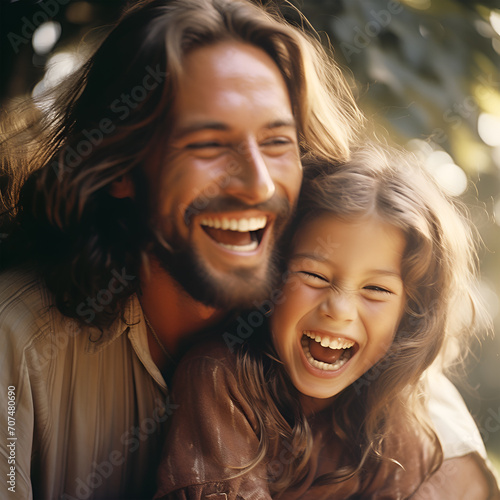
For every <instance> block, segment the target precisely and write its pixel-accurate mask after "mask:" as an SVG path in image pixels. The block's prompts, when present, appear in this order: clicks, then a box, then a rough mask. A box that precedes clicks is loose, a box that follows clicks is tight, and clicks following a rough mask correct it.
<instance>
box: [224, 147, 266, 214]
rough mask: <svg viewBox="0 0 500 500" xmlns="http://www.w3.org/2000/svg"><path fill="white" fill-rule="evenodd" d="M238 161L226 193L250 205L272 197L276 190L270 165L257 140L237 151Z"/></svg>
mask: <svg viewBox="0 0 500 500" xmlns="http://www.w3.org/2000/svg"><path fill="white" fill-rule="evenodd" d="M235 158H236V160H237V161H236V162H235V164H234V168H232V170H233V172H232V173H231V180H230V182H229V185H228V186H227V189H226V193H227V194H230V195H232V196H234V197H236V198H239V199H240V200H242V201H244V202H245V203H247V204H248V205H256V204H258V203H263V202H265V201H268V200H269V199H271V198H272V197H273V195H274V192H275V191H276V186H275V184H274V181H273V178H272V176H271V172H270V171H269V166H268V165H267V164H266V161H265V158H264V155H263V154H262V152H261V150H260V148H259V145H258V144H257V143H256V142H255V141H249V142H247V143H245V144H244V145H242V146H241V148H240V149H239V151H237V153H236V155H235Z"/></svg>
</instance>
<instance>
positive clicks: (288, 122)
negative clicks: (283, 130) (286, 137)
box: [264, 118, 297, 129]
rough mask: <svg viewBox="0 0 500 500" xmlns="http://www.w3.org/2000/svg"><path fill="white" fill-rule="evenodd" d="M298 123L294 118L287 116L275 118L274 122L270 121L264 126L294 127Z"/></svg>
mask: <svg viewBox="0 0 500 500" xmlns="http://www.w3.org/2000/svg"><path fill="white" fill-rule="evenodd" d="M296 126H297V123H296V122H295V120H294V119H293V118H286V119H283V120H275V121H273V122H270V123H268V124H267V125H265V126H264V128H268V129H269V128H279V127H293V128H295V127H296Z"/></svg>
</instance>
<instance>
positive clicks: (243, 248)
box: [219, 240, 259, 252]
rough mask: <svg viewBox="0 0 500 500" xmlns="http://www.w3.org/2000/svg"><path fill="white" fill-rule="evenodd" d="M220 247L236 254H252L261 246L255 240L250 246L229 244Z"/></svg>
mask: <svg viewBox="0 0 500 500" xmlns="http://www.w3.org/2000/svg"><path fill="white" fill-rule="evenodd" d="M219 245H220V246H221V247H224V248H227V249H228V250H233V251H235V252H251V251H253V250H255V249H256V248H257V247H258V246H259V242H258V241H257V240H254V241H252V242H251V243H249V244H248V245H228V244H227V243H219Z"/></svg>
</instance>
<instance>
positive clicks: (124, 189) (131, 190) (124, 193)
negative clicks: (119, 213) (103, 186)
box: [109, 174, 135, 199]
mask: <svg viewBox="0 0 500 500" xmlns="http://www.w3.org/2000/svg"><path fill="white" fill-rule="evenodd" d="M109 194H110V195H111V196H114V197H115V198H132V199H134V198H135V186H134V183H133V182H132V177H131V176H130V174H125V175H122V176H120V177H118V179H116V181H113V182H112V183H111V186H109Z"/></svg>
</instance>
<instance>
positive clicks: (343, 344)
mask: <svg viewBox="0 0 500 500" xmlns="http://www.w3.org/2000/svg"><path fill="white" fill-rule="evenodd" d="M304 335H306V336H307V337H309V338H310V339H312V340H314V341H315V342H318V344H321V346H322V347H329V348H330V349H349V348H350V347H352V346H353V345H354V342H353V341H352V340H347V339H343V338H336V339H334V338H331V337H321V336H320V335H318V334H317V333H314V332H310V331H305V332H304Z"/></svg>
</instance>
